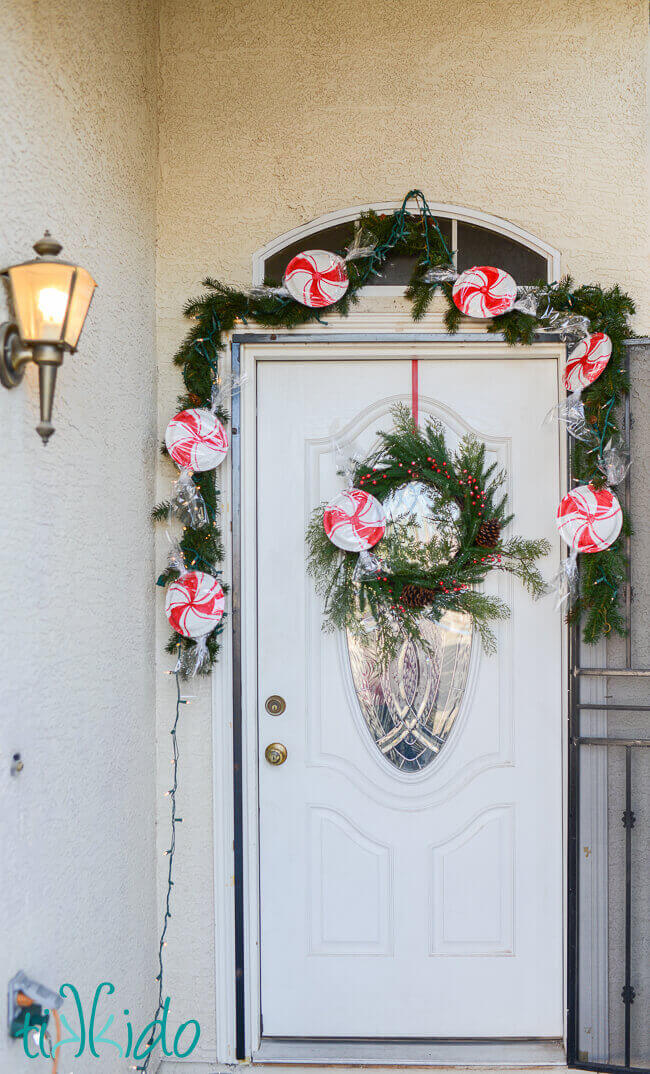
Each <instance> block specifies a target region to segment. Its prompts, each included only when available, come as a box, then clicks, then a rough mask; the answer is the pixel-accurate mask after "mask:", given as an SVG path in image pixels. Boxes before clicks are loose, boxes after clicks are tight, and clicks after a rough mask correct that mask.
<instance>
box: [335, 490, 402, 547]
mask: <svg viewBox="0 0 650 1074" xmlns="http://www.w3.org/2000/svg"><path fill="white" fill-rule="evenodd" d="M323 526H324V527H325V533H326V534H327V536H328V537H329V539H330V541H331V542H332V544H335V545H336V546H337V548H343V549H344V550H345V551H346V552H363V551H365V550H366V549H368V548H372V547H373V545H376V544H377V541H380V540H381V538H382V537H383V536H384V532H385V530H386V515H385V513H384V508H383V507H382V505H381V504H380V502H379V500H377V499H375V497H374V496H371V495H370V493H369V492H364V491H363V490H362V489H345V491H344V492H341V493H339V495H338V496H337V497H336V499H334V500H332V502H331V503H329V504H328V505H327V507H326V508H325V513H324V515H323Z"/></svg>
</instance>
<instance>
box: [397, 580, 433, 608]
mask: <svg viewBox="0 0 650 1074" xmlns="http://www.w3.org/2000/svg"><path fill="white" fill-rule="evenodd" d="M435 596H436V591H435V589H427V588H426V586H423V585H405V586H404V588H403V590H402V595H401V597H400V603H401V604H404V605H405V607H407V608H426V606H427V604H432V603H433V601H434V599H435Z"/></svg>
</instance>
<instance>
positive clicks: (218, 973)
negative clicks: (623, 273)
mask: <svg viewBox="0 0 650 1074" xmlns="http://www.w3.org/2000/svg"><path fill="white" fill-rule="evenodd" d="M377 322H378V329H379V331H378V332H377V333H376V334H375V333H372V342H369V341H368V340H367V338H366V332H364V334H363V335H362V336H360V337H359V336H357V335H356V333H348V334H344V333H342V332H341V331H340V328H341V327H342V326H340V325H337V326H336V329H338V331H337V330H336V329H334V331H332V329H330V330H329V331H328V329H327V328H326V327H323V328H322V329H316V330H315V331H314V332H312V333H310V342H309V344H307V343H306V340H302V339H300V337H299V336H297V335H295V334H294V335H293V336H290V335H280V334H278V335H276V337H275V341H273V342H272V341H271V340H270V337H269V334H268V333H263V332H259V333H256V332H250V331H247V332H245V333H241V332H240V333H236V334H234V335H233V337H232V342H233V343H235V344H236V347H237V349H238V353H239V356H240V359H241V361H242V367H244V366H246V367H249V369H250V374H251V375H250V376H249V380H248V382H247V384H246V386H245V388H244V391H243V393H242V396H241V400H240V406H241V417H239V416H237V422H238V430H237V434H236V435H234V436H233V457H234V458H235V459H237V457H238V453H239V452H241V456H240V457H241V472H242V474H243V475H245V480H244V481H243V482H242V502H241V509H242V527H243V528H242V538H243V539H242V555H243V557H244V560H243V562H242V568H243V569H242V589H241V593H240V594H239V595H234V599H235V600H236V599H237V596H239V600H240V606H241V608H242V609H244V610H245V611H246V612H247V614H245V615H244V616H243V617H242V634H241V643H242V645H241V648H242V652H241V656H242V683H243V684H244V690H243V713H244V718H243V720H242V736H243V757H242V761H243V764H242V773H241V775H242V784H243V837H244V838H243V842H244V878H243V879H244V886H245V892H247V893H248V899H247V901H246V902H245V903H244V905H245V915H246V916H245V922H244V933H245V936H244V940H245V951H244V955H245V963H244V982H243V983H244V997H245V1036H246V1047H245V1052H246V1056H247V1057H250V1056H251V1054H255V1053H256V1052H258V1051H259V1045H260V1033H259V1014H260V996H259V932H258V921H259V914H258V903H257V898H256V897H255V893H256V892H257V891H258V883H257V879H258V877H257V874H258V848H257V734H256V727H255V726H254V725H253V726H252V727H251V722H250V721H247V719H246V718H245V716H246V714H247V713H253V714H255V713H256V706H257V694H256V631H255V615H254V611H255V605H256V579H255V562H254V561H255V558H256V549H255V544H254V541H252V540H247V534H248V533H250V532H251V530H250V527H251V525H252V521H253V520H254V514H255V500H256V490H255V451H256V446H255V408H256V400H255V368H256V362H257V359H258V358H259V359H261V358H263V359H264V360H265V361H269V360H282V361H286V360H288V359H289V358H292V357H293V358H295V359H296V360H302V361H304V360H305V358H307V357H308V356H309V357H314V358H315V360H317V357H316V356H315V355H314V353H313V343H312V339H314V338H317V339H318V340H319V342H320V340H321V339H322V342H323V344H324V345H326V346H324V348H323V349H324V350H325V349H326V350H327V353H326V354H323V355H322V357H323V358H332V357H333V356H334V355H336V357H337V358H338V359H339V360H340V359H341V357H342V354H341V352H342V351H345V349H347V351H348V356H349V357H350V358H354V359H355V360H358V359H360V358H368V359H376V358H377V343H378V342H379V341H380V339H381V340H385V341H386V343H390V344H391V355H394V354H395V353H398V352H399V353H400V355H401V356H404V357H406V356H408V357H412V354H409V353H408V350H409V343H410V342H411V341H410V340H409V336H408V334H407V333H406V332H404V329H403V327H402V326H401V325H400V329H401V330H400V331H399V332H398V333H396V334H394V335H392V334H391V333H390V332H387V331H386V329H387V325H386V318H385V316H382V317H378V319H377ZM332 328H334V326H332ZM364 329H367V325H364ZM413 334H414V335H415V333H413ZM423 335H426V334H425V333H422V332H419V333H417V345H418V355H419V356H421V355H422V348H426V350H427V352H428V351H429V350H431V354H429V353H427V356H428V357H431V356H433V355H435V357H440V358H442V357H446V358H449V357H450V356H453V357H455V358H457V359H458V360H463V359H464V358H468V359H472V358H473V359H476V358H480V357H483V356H485V357H487V356H488V355H493V354H494V350H495V347H498V346H501V347H503V343H502V342H501V343H500V341H499V339H498V337H497V338H495V337H494V336H488V335H487V334H483V333H480V334H479V333H476V335H475V336H474V337H473V338H468V337H467V336H466V335H465V336H462V337H461V338H458V337H453V336H447V337H444V338H441V336H440V335H437V334H436V336H435V340H432V341H431V342H430V343H427V342H425V341H424V340H423V339H422V336H423ZM333 337H334V338H335V339H336V342H334V341H333ZM343 338H344V339H345V342H343V341H342V340H343ZM351 351H353V353H350V352H351ZM343 356H344V355H343ZM508 356H511V357H512V358H519V357H540V358H548V357H549V356H550V357H553V358H555V359H556V360H557V363H558V390H559V386H560V384H561V376H562V372H563V365H564V358H565V354H564V348H563V346H562V345H561V344H559V343H557V342H555V341H551V340H548V339H547V340H544V341H543V342H539V343H535V344H533V345H532V346H531V347H523V346H522V347H517V348H508V352H507V354H506V355H505V357H508ZM225 357H226V355H224V358H225ZM229 358H230V352H228V359H229ZM241 432H243V436H242V435H241ZM564 439H565V438H564V437H562V436H561V437H560V484H561V487H562V489H565V488H566V446H565V443H564ZM231 473H232V460H231V459H228V461H227V463H226V465H224V466H223V467H222V468H221V471H220V477H221V481H222V510H223V535H224V545H225V563H224V570H225V574H226V577H230V576H232V533H231V528H232V506H233V500H232V489H231ZM565 634H566V632H565ZM565 643H566V637H565ZM563 664H564V666H563V672H564V676H565V681H566V671H567V667H566V644H565V645H564V647H563ZM232 682H233V650H232V632H231V630H230V629H229V630H228V631H225V632H224V635H223V650H222V655H221V658H220V663H219V669H218V672H217V674H215V675H214V676H213V681H212V700H213V712H214V718H213V761H214V773H215V783H214V797H213V815H214V824H213V843H214V883H215V985H216V988H215V994H216V1003H215V1019H216V1056H215V1059H216V1061H217V1062H218V1063H226V1064H230V1063H233V1062H235V1059H236V983H235V975H234V966H235V940H234V937H235V899H234V885H233V838H234V818H233V770H232V749H233V719H232V715H231V714H232ZM562 716H563V725H564V726H565V727H566V724H567V720H566V712H563V714H562ZM563 737H564V739H565V738H566V736H563ZM563 750H564V757H563V770H564V777H565V778H564V789H563V797H564V796H565V794H566V769H567V749H566V741H564V743H563ZM599 812H600V810H599V808H598V806H597V805H596V813H597V814H598V813H599ZM563 813H564V839H565V847H566V834H567V817H566V802H563ZM564 858H565V859H566V853H565V854H564ZM565 883H566V880H565ZM565 895H566V893H565ZM564 902H565V905H566V897H565V900H564ZM565 943H566V938H565ZM604 971H605V974H606V964H605V965H604ZM600 976H602V971H601V974H600ZM259 1058H260V1060H261V1061H265V1062H269V1056H268V1055H266V1056H264V1058H262V1056H261V1055H260V1057H259ZM302 1061H306V1060H304V1059H303V1060H302ZM313 1061H317V1057H316V1055H314V1060H313ZM321 1061H322V1060H321ZM366 1062H367V1060H366ZM555 1063H557V1059H555V1062H551V1063H549V1065H555ZM522 1065H523V1064H522Z"/></svg>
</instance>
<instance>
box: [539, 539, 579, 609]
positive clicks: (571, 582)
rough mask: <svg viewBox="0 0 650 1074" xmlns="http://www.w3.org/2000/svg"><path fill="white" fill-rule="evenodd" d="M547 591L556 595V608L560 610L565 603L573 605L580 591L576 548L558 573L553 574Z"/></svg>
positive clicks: (563, 561) (565, 559) (566, 558)
mask: <svg viewBox="0 0 650 1074" xmlns="http://www.w3.org/2000/svg"><path fill="white" fill-rule="evenodd" d="M547 592H549V593H553V594H554V596H555V609H556V611H559V609H560V608H561V607H562V605H563V604H565V603H567V602H568V604H569V605H571V603H572V602H573V600H574V599H575V597H576V596H577V593H578V553H577V551H576V550H575V549H574V550H573V551H572V552H571V553H570V555H568V556H566V557H565V558H564V559H563V560H562V563H561V565H560V569H559V571H558V572H557V574H555V575H553V577H552V578H551V580H550V582H549V583H548V586H547Z"/></svg>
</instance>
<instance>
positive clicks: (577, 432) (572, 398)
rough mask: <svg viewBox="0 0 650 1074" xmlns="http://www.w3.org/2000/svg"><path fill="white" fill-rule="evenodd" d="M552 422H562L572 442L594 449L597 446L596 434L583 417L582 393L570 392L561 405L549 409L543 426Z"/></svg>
mask: <svg viewBox="0 0 650 1074" xmlns="http://www.w3.org/2000/svg"><path fill="white" fill-rule="evenodd" d="M554 421H561V422H564V424H565V425H566V431H567V432H568V434H569V436H572V437H573V439H574V440H581V441H582V443H583V444H590V445H591V446H592V447H593V448H594V449H595V448H597V446H598V434H597V433H596V431H595V429H594V428H593V426H592V425H590V424H589V422H588V421H587V418H586V416H585V407H584V403H583V402H582V392H581V391H577V392H571V394H570V395H567V397H566V399H565V400H564V401H563V402H561V403H556V404H555V406H553V407H551V409H550V410H549V412H548V414H547V415H546V417H545V418H544V423H545V424H550V423H551V422H554Z"/></svg>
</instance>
